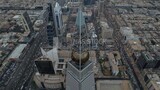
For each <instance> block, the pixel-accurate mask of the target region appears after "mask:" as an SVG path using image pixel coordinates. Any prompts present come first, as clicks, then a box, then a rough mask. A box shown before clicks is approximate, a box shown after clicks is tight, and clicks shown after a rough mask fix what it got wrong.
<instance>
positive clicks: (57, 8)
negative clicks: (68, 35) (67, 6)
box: [54, 2, 63, 36]
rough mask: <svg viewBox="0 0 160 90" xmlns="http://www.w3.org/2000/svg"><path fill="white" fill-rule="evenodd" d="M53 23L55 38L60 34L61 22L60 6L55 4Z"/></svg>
mask: <svg viewBox="0 0 160 90" xmlns="http://www.w3.org/2000/svg"><path fill="white" fill-rule="evenodd" d="M54 23H55V29H56V34H57V36H59V35H61V34H62V28H63V20H62V10H61V6H60V5H59V4H58V2H56V4H55V7H54Z"/></svg>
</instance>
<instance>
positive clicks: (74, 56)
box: [71, 51, 89, 64]
mask: <svg viewBox="0 0 160 90" xmlns="http://www.w3.org/2000/svg"><path fill="white" fill-rule="evenodd" d="M80 56H81V64H84V63H86V62H87V61H88V60H89V52H88V51H85V52H82V53H81V54H80V53H78V52H75V51H73V52H72V55H71V58H72V61H74V62H75V63H77V64H78V63H79V61H80Z"/></svg>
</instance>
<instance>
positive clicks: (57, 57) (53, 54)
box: [34, 47, 70, 89]
mask: <svg viewBox="0 0 160 90" xmlns="http://www.w3.org/2000/svg"><path fill="white" fill-rule="evenodd" d="M41 52H42V54H43V56H41V57H40V58H38V59H37V60H35V64H36V66H37V69H38V71H37V72H36V74H35V76H34V81H35V83H36V84H37V86H38V87H39V88H44V89H61V88H64V81H65V76H64V74H65V68H66V62H68V60H70V51H65V50H57V47H54V48H53V49H52V50H49V51H45V50H44V49H42V48H41Z"/></svg>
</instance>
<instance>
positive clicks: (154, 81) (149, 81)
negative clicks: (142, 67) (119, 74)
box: [145, 74, 160, 90]
mask: <svg viewBox="0 0 160 90" xmlns="http://www.w3.org/2000/svg"><path fill="white" fill-rule="evenodd" d="M146 77H147V78H145V80H146V85H147V87H148V90H160V77H159V76H158V75H157V74H147V75H146Z"/></svg>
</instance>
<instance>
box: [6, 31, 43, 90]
mask: <svg viewBox="0 0 160 90" xmlns="http://www.w3.org/2000/svg"><path fill="white" fill-rule="evenodd" d="M42 34H43V33H42V32H39V33H38V34H37V35H36V37H35V40H34V41H33V43H31V44H30V48H29V49H28V50H27V53H26V54H25V55H24V57H23V59H22V62H21V63H20V64H19V66H18V67H17V68H16V70H15V71H14V73H13V74H12V78H10V80H9V81H8V83H7V85H6V87H5V90H22V88H23V87H24V86H23V85H24V84H25V82H26V81H27V79H28V78H30V77H29V76H31V74H33V73H34V68H33V66H34V58H33V57H34V55H35V53H36V52H37V51H38V49H39V45H40V43H41V41H42V39H43V38H40V37H41V35H42Z"/></svg>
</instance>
